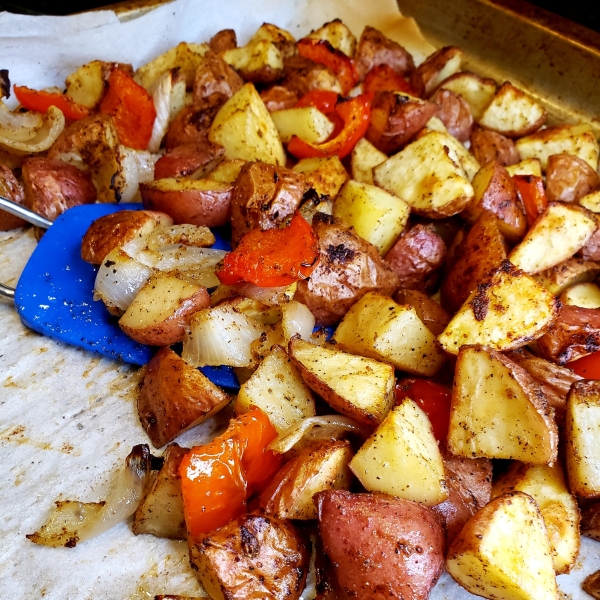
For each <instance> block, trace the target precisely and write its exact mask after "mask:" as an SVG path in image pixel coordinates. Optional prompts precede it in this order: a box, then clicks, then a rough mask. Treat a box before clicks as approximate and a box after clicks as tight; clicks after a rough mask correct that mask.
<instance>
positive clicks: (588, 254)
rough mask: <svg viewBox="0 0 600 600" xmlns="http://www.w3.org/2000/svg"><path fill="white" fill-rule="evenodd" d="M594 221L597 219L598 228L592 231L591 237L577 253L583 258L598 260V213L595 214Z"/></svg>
mask: <svg viewBox="0 0 600 600" xmlns="http://www.w3.org/2000/svg"><path fill="white" fill-rule="evenodd" d="M596 221H598V226H599V227H598V229H596V231H595V232H594V233H592V237H591V238H590V239H589V240H588V241H587V242H586V243H585V246H584V247H583V248H582V249H581V250H580V251H579V254H580V255H581V258H583V260H594V261H600V215H596Z"/></svg>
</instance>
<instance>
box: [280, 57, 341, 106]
mask: <svg viewBox="0 0 600 600" xmlns="http://www.w3.org/2000/svg"><path fill="white" fill-rule="evenodd" d="M283 72H284V78H283V81H282V82H281V84H282V85H283V86H284V87H285V88H286V89H288V90H290V91H291V92H293V93H295V94H296V95H297V96H298V97H299V98H301V97H302V96H304V94H306V93H307V92H310V91H311V90H327V91H330V92H336V93H338V94H341V93H342V86H341V85H340V82H339V81H338V78H337V77H336V76H335V75H334V73H333V71H331V70H330V69H329V68H328V67H326V66H325V65H323V64H321V63H316V62H314V61H312V60H310V59H308V58H304V57H303V56H300V55H299V54H297V55H294V56H289V57H287V58H285V59H284V61H283Z"/></svg>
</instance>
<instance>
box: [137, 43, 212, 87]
mask: <svg viewBox="0 0 600 600" xmlns="http://www.w3.org/2000/svg"><path fill="white" fill-rule="evenodd" d="M208 50H209V47H208V44H188V43H186V42H181V43H180V44H178V45H177V46H175V47H174V48H171V49H169V50H167V51H166V52H165V53H163V54H161V55H160V56H157V57H156V58H155V59H153V60H151V61H150V62H149V63H146V64H145V65H143V66H142V67H140V68H139V69H138V70H137V71H136V72H135V75H134V77H133V78H134V80H135V81H136V83H138V84H139V85H141V86H142V87H143V88H145V89H146V91H147V92H150V91H151V89H152V86H153V85H154V83H155V82H156V81H157V80H158V78H159V77H160V76H161V75H163V74H164V73H166V72H167V71H170V70H171V69H175V68H179V71H180V72H181V73H183V74H184V75H185V83H186V87H187V88H188V89H192V86H193V85H194V76H195V75H196V69H197V68H198V65H199V64H200V62H201V61H202V57H203V56H204V55H205V54H206V53H207V52H208Z"/></svg>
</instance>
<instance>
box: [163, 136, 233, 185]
mask: <svg viewBox="0 0 600 600" xmlns="http://www.w3.org/2000/svg"><path fill="white" fill-rule="evenodd" d="M224 157H225V148H223V146H219V144H213V143H212V142H209V141H208V140H203V141H201V142H196V143H189V144H182V145H181V146H177V148H174V149H173V150H171V151H170V152H167V153H166V154H165V155H164V156H161V157H160V158H159V159H158V160H157V161H156V164H155V165H154V179H164V178H165V177H192V178H193V179H199V178H200V177H204V175H206V174H207V173H208V172H209V171H212V170H213V169H214V168H215V167H216V166H217V165H218V164H219V163H220V162H221V161H222V160H223V158H224Z"/></svg>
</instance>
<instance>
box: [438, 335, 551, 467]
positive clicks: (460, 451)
mask: <svg viewBox="0 0 600 600" xmlns="http://www.w3.org/2000/svg"><path fill="white" fill-rule="evenodd" d="M553 417H554V415H553V411H552V410H551V409H550V408H549V406H548V401H547V399H546V397H545V395H544V393H543V391H542V389H541V387H540V385H539V384H538V382H537V381H536V380H535V379H533V377H531V375H529V373H528V372H527V371H525V369H523V368H522V367H520V366H519V365H517V364H516V363H515V362H513V361H511V360H510V359H508V358H507V357H506V356H505V355H503V354H501V353H500V352H497V351H495V350H491V349H485V348H483V347H481V346H467V347H463V348H461V350H460V352H459V354H458V361H457V364H456V374H455V378H454V386H453V390H452V404H451V407H450V425H449V429H448V450H449V452H451V453H452V454H455V455H456V456H465V457H469V458H479V457H485V458H512V459H514V460H520V461H522V462H527V463H531V464H552V463H554V461H555V460H556V456H557V452H558V430H557V427H556V423H555V422H554V418H553Z"/></svg>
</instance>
